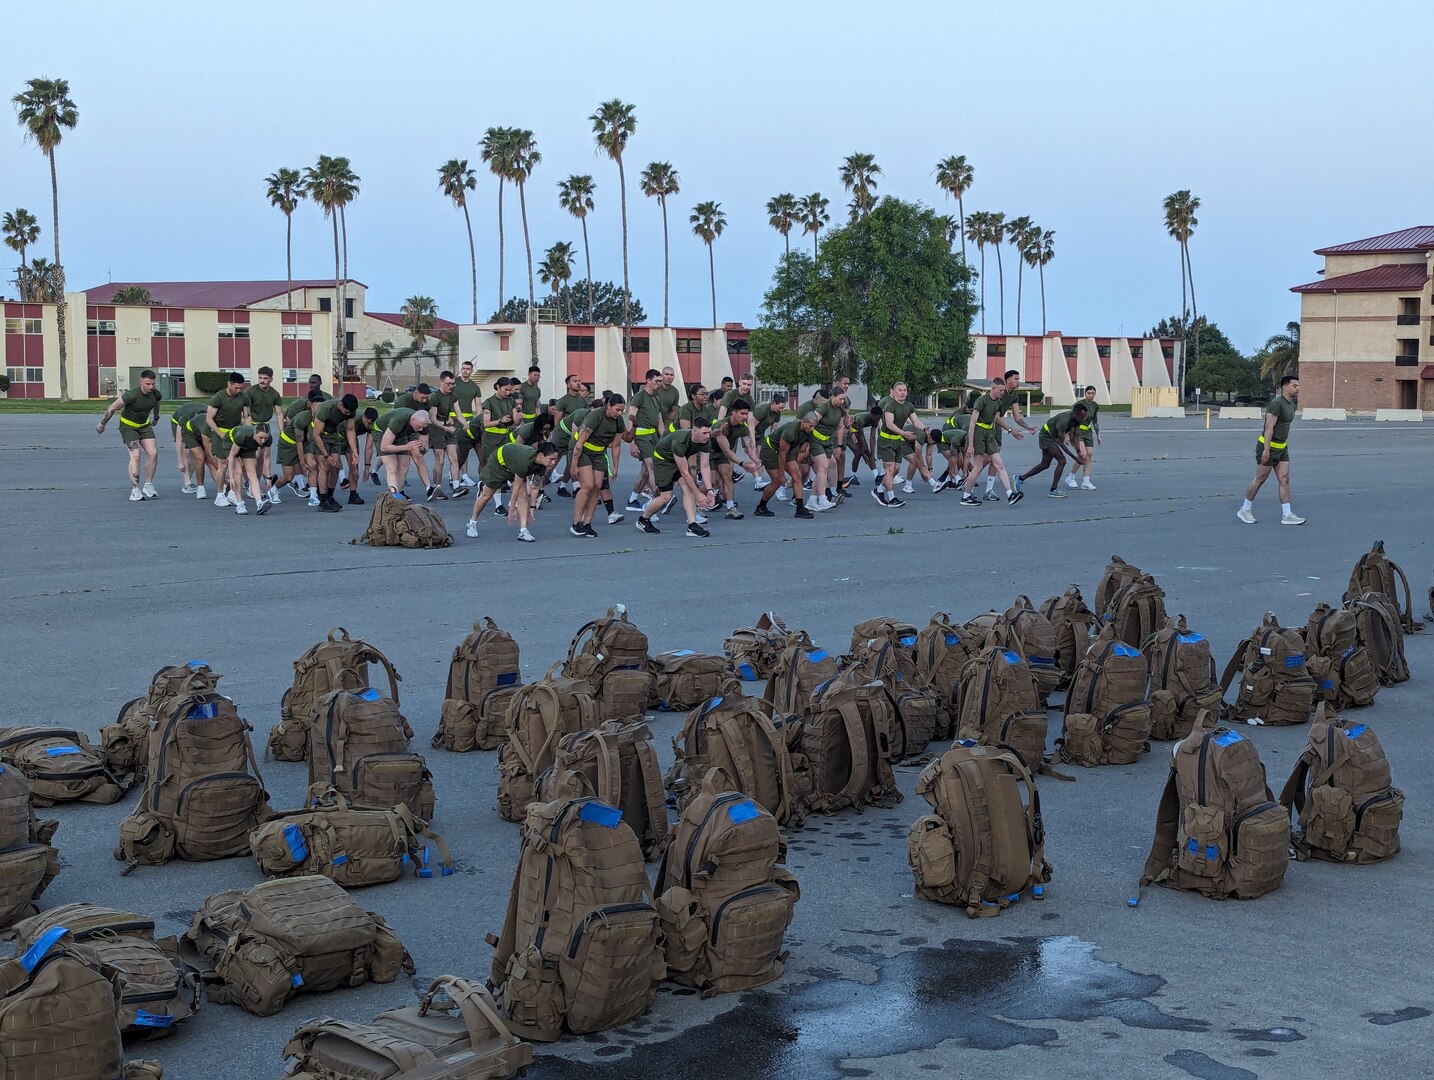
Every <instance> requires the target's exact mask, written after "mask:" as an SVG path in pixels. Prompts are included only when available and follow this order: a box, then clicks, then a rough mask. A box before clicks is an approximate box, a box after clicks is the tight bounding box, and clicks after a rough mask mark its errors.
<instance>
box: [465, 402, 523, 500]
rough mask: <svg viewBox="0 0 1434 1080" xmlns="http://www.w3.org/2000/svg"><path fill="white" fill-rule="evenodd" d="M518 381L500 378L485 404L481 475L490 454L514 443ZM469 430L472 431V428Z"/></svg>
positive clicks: (479, 447)
mask: <svg viewBox="0 0 1434 1080" xmlns="http://www.w3.org/2000/svg"><path fill="white" fill-rule="evenodd" d="M517 389H518V380H517V379H509V378H506V377H504V378H500V379H499V380H498V381H497V382H495V383H494V384H493V393H492V395H491V396H490V397H489V398H487V399H486V400H485V401H484V402H483V407H482V409H480V410H479V415H480V416H481V417H482V420H483V432H482V434H481V435H480V436H479V440H478V471H479V473H480V474H481V473H482V471H483V464H484V462H486V461H487V460H488V457H489V455H490V454H492V453H493V451H494V450H497V449H498V447H500V446H503V445H504V444H506V443H510V442H512V441H513V438H514V436H513V429H514V428H516V427H517V426H518V420H519V413H518V402H519V401H520V400H521V399H520V398H518V397H516V396H515V395H516V393H517ZM469 430H470V431H471V430H472V426H470V428H469ZM495 505H496V506H497V507H501V506H502V505H503V496H502V495H501V494H499V495H498V497H497V499H496V500H495Z"/></svg>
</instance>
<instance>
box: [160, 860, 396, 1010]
mask: <svg viewBox="0 0 1434 1080" xmlns="http://www.w3.org/2000/svg"><path fill="white" fill-rule="evenodd" d="M183 945H184V948H185V950H186V954H187V955H188V954H193V957H194V959H196V960H197V961H198V962H199V963H200V964H202V965H203V970H201V972H200V974H201V977H202V978H203V979H204V983H205V989H206V993H207V996H208V998H209V1000H210V1001H213V1002H219V1003H228V1004H233V1005H242V1006H243V1007H244V1008H245V1009H247V1010H248V1011H249V1012H251V1013H253V1014H254V1015H255V1016H273V1015H274V1014H275V1013H276V1012H278V1011H279V1010H280V1009H282V1008H283V1007H284V1003H285V1002H287V1001H288V1000H289V999H290V998H292V997H294V996H296V995H298V994H318V993H322V992H323V991H325V990H337V989H338V988H339V987H343V986H361V985H363V984H364V983H366V982H368V981H370V980H372V981H373V982H377V983H388V982H393V980H394V979H396V978H398V976H399V974H400V973H401V972H406V973H407V974H409V975H412V974H413V973H414V966H413V960H412V959H411V958H410V957H409V955H408V951H407V950H406V949H405V948H404V947H403V942H401V941H400V940H399V939H398V935H397V934H395V933H394V932H393V931H392V930H390V929H389V927H388V923H386V922H384V920H383V918H382V917H381V916H378V915H375V914H374V913H373V912H370V911H364V910H363V908H361V907H359V906H358V905H357V904H355V903H354V902H353V900H352V899H350V897H349V895H348V893H346V892H344V890H343V889H342V888H341V887H340V886H339V885H336V884H335V883H334V882H332V881H330V880H329V879H328V878H326V877H318V876H313V877H296V878H279V879H277V880H275V881H266V882H264V883H262V884H260V885H255V886H254V887H253V888H251V889H230V890H228V891H226V892H220V893H215V894H214V895H213V896H211V897H209V898H208V899H206V900H205V901H204V903H203V905H202V906H201V907H200V909H199V911H198V912H196V913H195V916H194V921H193V922H192V923H191V924H190V927H189V929H188V930H187V931H186V932H185V934H184V939H183Z"/></svg>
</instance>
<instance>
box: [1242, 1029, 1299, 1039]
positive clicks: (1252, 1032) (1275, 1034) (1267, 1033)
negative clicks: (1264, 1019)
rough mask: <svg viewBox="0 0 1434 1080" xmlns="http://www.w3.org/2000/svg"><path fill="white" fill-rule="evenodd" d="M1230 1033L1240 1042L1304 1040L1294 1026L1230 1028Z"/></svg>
mask: <svg viewBox="0 0 1434 1080" xmlns="http://www.w3.org/2000/svg"><path fill="white" fill-rule="evenodd" d="M1230 1034H1231V1035H1233V1036H1235V1038H1237V1039H1238V1040H1240V1042H1272V1043H1282V1042H1304V1038H1305V1037H1304V1036H1303V1035H1301V1034H1300V1033H1299V1032H1298V1031H1296V1030H1295V1029H1294V1028H1231V1029H1230Z"/></svg>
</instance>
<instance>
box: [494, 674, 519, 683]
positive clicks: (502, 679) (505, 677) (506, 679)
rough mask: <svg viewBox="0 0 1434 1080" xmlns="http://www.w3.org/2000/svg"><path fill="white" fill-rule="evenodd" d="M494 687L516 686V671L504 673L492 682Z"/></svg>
mask: <svg viewBox="0 0 1434 1080" xmlns="http://www.w3.org/2000/svg"><path fill="white" fill-rule="evenodd" d="M493 685H494V686H517V685H518V673H517V672H516V671H505V672H504V673H503V674H502V675H499V676H498V677H497V678H496V679H494V680H493Z"/></svg>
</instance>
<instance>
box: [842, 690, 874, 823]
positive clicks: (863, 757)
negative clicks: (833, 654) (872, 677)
mask: <svg viewBox="0 0 1434 1080" xmlns="http://www.w3.org/2000/svg"><path fill="white" fill-rule="evenodd" d="M840 697H841V702H840V703H839V704H838V705H837V706H836V708H837V713H838V715H840V716H841V719H842V726H843V727H844V728H845V729H846V741H847V743H848V744H849V745H850V747H851V776H850V777H849V778H848V779H847V782H846V787H844V788H842V789H841V791H839V792H837V797H838V798H844V799H846V800H847V801H848V802H851V803H853V804H855V805H860V803H859V802H858V799H859V796H860V795H861V792H862V789H863V788H865V787H866V781H867V777H868V775H869V774H870V772H871V762H870V761H869V760H867V754H866V727H865V725H864V724H862V722H861V710H860V709H858V708H857V707H856V702H855V701H854V700H853V699H852V695H851V694H850V693H843V694H841V695H840Z"/></svg>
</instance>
